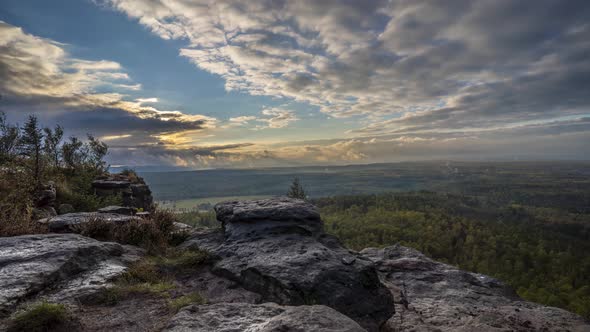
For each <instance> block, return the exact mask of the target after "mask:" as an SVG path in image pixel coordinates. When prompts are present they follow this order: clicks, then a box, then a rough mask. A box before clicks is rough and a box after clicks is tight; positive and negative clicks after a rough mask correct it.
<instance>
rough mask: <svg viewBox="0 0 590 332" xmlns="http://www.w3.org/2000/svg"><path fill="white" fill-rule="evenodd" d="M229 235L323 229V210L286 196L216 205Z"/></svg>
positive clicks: (225, 232)
mask: <svg viewBox="0 0 590 332" xmlns="http://www.w3.org/2000/svg"><path fill="white" fill-rule="evenodd" d="M215 212H216V214H217V219H218V220H219V221H221V224H222V227H223V229H224V234H225V236H226V237H228V238H231V239H238V238H240V237H246V238H251V237H253V236H254V235H255V234H268V233H270V232H282V233H285V232H293V231H299V232H304V233H306V234H309V235H312V234H319V233H322V232H323V230H324V229H323V222H322V220H321V218H320V213H319V212H318V210H317V208H316V207H315V206H313V205H312V204H310V203H308V202H306V201H304V200H300V199H292V198H287V197H276V198H270V199H261V200H253V201H230V202H223V203H219V204H217V205H215Z"/></svg>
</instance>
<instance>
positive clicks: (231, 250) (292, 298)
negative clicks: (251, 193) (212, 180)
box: [183, 198, 394, 331]
mask: <svg viewBox="0 0 590 332" xmlns="http://www.w3.org/2000/svg"><path fill="white" fill-rule="evenodd" d="M216 211H218V216H219V217H218V218H219V220H220V221H221V222H222V223H223V224H224V232H205V233H200V234H196V235H194V236H193V237H192V238H190V239H189V240H188V241H187V242H186V243H184V244H183V247H190V246H197V247H200V248H202V249H207V250H209V251H210V252H211V253H212V254H213V255H215V256H217V257H219V260H218V261H217V262H216V263H215V265H214V266H213V272H214V273H217V274H219V275H222V276H225V277H227V278H228V279H231V280H234V281H236V282H238V283H239V284H240V285H242V286H243V287H244V288H246V289H248V290H251V291H254V292H256V293H259V294H261V296H262V298H263V300H265V301H272V302H276V303H279V304H285V305H312V304H322V305H326V306H329V307H331V308H333V309H336V310H337V311H339V312H340V313H343V314H345V315H347V316H348V317H350V318H352V319H353V320H355V321H357V322H358V323H359V324H360V325H361V326H363V327H364V328H366V329H368V330H371V331H377V330H378V329H379V326H381V325H382V324H383V323H384V322H386V321H387V320H388V319H389V317H390V316H391V315H392V314H393V312H394V305H393V298H392V295H391V293H390V292H389V290H388V289H387V288H386V287H385V286H383V284H382V283H381V282H380V281H379V278H378V275H377V272H376V270H375V268H374V265H373V263H372V262H371V261H370V260H368V259H364V258H362V257H358V256H357V255H356V253H354V252H352V251H349V250H347V249H346V248H344V247H343V246H342V245H341V244H340V242H339V241H338V239H336V238H335V237H332V236H330V235H327V234H325V233H324V232H323V230H322V229H323V225H322V221H321V219H320V218H319V214H318V213H317V210H316V209H315V207H313V206H312V205H311V204H308V203H306V202H304V201H302V200H296V199H287V198H275V199H267V200H258V201H249V202H227V203H222V204H220V205H218V206H216Z"/></svg>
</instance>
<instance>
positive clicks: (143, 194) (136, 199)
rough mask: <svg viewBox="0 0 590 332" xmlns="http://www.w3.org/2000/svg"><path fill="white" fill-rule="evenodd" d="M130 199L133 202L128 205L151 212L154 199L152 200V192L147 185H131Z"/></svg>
mask: <svg viewBox="0 0 590 332" xmlns="http://www.w3.org/2000/svg"><path fill="white" fill-rule="evenodd" d="M131 195H132V196H131V197H132V199H133V202H132V203H131V202H130V203H131V204H128V205H129V206H134V207H136V208H138V209H143V210H144V211H151V210H152V208H153V205H154V199H153V198H152V191H151V190H150V187H148V185H147V184H132V185H131Z"/></svg>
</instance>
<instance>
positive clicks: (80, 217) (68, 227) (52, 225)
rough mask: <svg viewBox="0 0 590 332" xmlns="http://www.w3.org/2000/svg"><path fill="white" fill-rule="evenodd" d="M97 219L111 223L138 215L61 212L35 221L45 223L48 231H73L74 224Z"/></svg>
mask: <svg viewBox="0 0 590 332" xmlns="http://www.w3.org/2000/svg"><path fill="white" fill-rule="evenodd" d="M97 219H99V220H102V221H106V222H113V223H126V222H129V221H132V220H137V219H139V217H135V216H130V215H125V214H117V213H108V212H104V213H99V212H76V213H66V214H61V215H58V216H56V217H51V218H43V219H40V220H38V221H37V222H39V223H41V224H44V225H47V228H48V230H49V231H50V232H54V233H64V232H71V231H75V229H74V227H75V226H76V225H80V224H83V223H86V222H90V221H92V220H97Z"/></svg>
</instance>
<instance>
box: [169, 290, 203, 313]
mask: <svg viewBox="0 0 590 332" xmlns="http://www.w3.org/2000/svg"><path fill="white" fill-rule="evenodd" d="M205 303H207V300H206V299H205V298H204V297H202V296H201V294H199V293H198V292H194V293H190V294H187V295H183V296H181V297H178V298H175V299H173V300H170V301H169V302H168V307H169V308H170V310H172V311H173V312H177V311H178V310H180V309H181V308H183V307H186V306H187V305H191V304H205Z"/></svg>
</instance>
